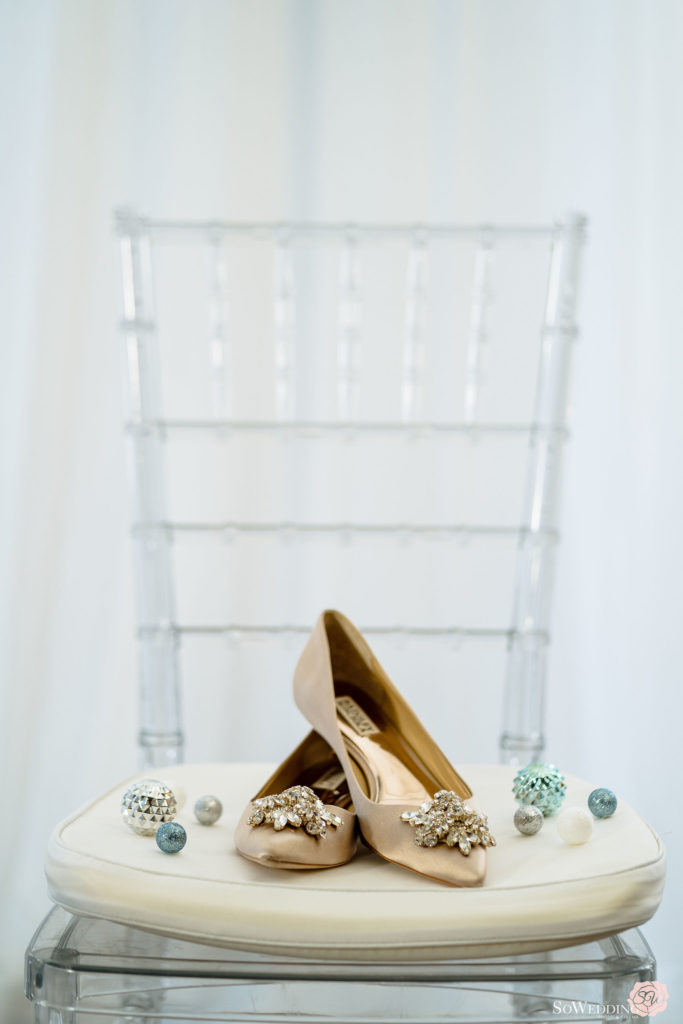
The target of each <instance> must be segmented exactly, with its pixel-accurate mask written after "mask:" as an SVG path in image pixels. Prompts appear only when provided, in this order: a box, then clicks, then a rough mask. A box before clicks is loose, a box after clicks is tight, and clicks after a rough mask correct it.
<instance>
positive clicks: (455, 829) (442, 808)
mask: <svg viewBox="0 0 683 1024" xmlns="http://www.w3.org/2000/svg"><path fill="white" fill-rule="evenodd" d="M401 821H405V822H407V824H408V825H412V826H413V828H414V829H415V842H416V843H417V845H418V846H438V844H439V843H445V844H446V846H457V847H458V849H459V850H460V852H461V853H463V854H464V855H465V856H466V857H467V856H468V854H469V852H470V850H471V849H472V847H473V846H476V845H479V846H495V845H496V840H495V839H494V837H493V836H492V835H491V833H490V831H489V823H488V818H487V817H486V815H485V814H478V813H477V811H475V810H473V808H471V807H469V806H468V805H467V804H466V803H464V801H463V800H461V799H460V797H459V796H458V795H457V794H456V793H454V792H453V791H452V790H450V789H440V790H439V792H438V793H435V794H434V799H433V800H426V801H425V803H423V804H421V805H420V807H419V809H418V810H417V811H404V812H403V814H402V815H401Z"/></svg>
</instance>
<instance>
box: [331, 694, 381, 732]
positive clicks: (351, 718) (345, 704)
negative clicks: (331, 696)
mask: <svg viewBox="0 0 683 1024" xmlns="http://www.w3.org/2000/svg"><path fill="white" fill-rule="evenodd" d="M335 703H336V705H337V711H338V712H339V714H340V715H341V716H342V718H343V719H344V720H345V721H346V722H348V723H349V725H350V726H351V728H352V729H353V730H354V732H356V733H358V735H359V736H372V735H373V734H374V733H377V732H379V729H378V728H377V726H376V725H375V723H374V722H373V721H372V719H371V718H368V716H367V715H366V714H365V712H364V711H363V709H362V708H361V707H359V706H358V705H357V704H356V702H355V700H354V699H353V697H337V699H336V701H335Z"/></svg>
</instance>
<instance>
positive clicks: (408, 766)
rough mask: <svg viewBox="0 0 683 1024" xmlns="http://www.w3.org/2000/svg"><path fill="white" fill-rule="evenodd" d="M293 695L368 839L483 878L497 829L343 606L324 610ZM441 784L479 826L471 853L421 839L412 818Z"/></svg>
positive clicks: (446, 871)
mask: <svg viewBox="0 0 683 1024" xmlns="http://www.w3.org/2000/svg"><path fill="white" fill-rule="evenodd" d="M294 699H295V701H296V703H297V706H298V707H299V710H300V711H302V712H303V714H304V715H305V716H306V718H307V719H308V721H309V722H310V723H311V725H312V726H313V727H314V728H315V729H316V730H317V732H318V733H319V734H320V735H321V736H323V737H324V738H325V740H326V741H327V743H328V744H329V745H330V747H331V748H332V750H334V752H335V754H336V755H337V757H338V758H339V761H340V763H341V765H342V767H343V769H344V772H345V773H346V778H347V781H348V785H349V790H350V793H351V797H352V799H353V804H354V808H355V811H356V814H357V816H358V823H359V825H360V829H361V832H362V835H363V838H364V839H365V840H366V842H367V844H368V845H369V846H370V847H372V849H374V850H375V851H376V852H377V853H378V854H380V856H382V857H384V858H385V859H386V860H388V861H391V862H393V863H395V864H399V865H401V866H402V867H404V868H408V869H409V870H411V871H416V872H418V873H419V874H422V875H426V876H428V877H429V878H432V879H434V880H435V881H438V882H441V883H443V884H445V885H451V886H474V885H481V883H482V882H483V880H484V876H485V873H486V850H485V846H486V845H495V839H493V837H492V836H491V835H490V833H489V832H488V824H487V822H486V819H485V818H484V817H479V814H480V812H479V811H478V808H477V807H476V804H475V801H474V798H473V796H472V791H471V790H470V788H469V786H468V785H467V783H466V782H465V781H464V780H463V779H462V778H461V777H460V776H459V775H458V773H457V772H456V771H455V769H454V768H453V766H452V765H451V764H450V762H449V761H448V760H447V758H446V756H445V755H444V754H443V752H442V751H441V750H440V749H439V747H438V746H437V745H436V743H435V742H434V740H433V739H432V738H431V736H430V735H429V733H428V732H427V731H426V729H425V728H424V726H423V725H422V724H421V722H420V721H419V720H418V718H417V717H416V715H415V714H414V713H413V711H412V710H411V709H410V707H409V706H408V704H407V703H406V701H405V700H404V698H403V697H402V696H401V694H400V693H399V692H398V690H397V689H396V687H395V686H394V684H393V683H392V682H391V680H390V679H389V677H388V675H387V674H386V672H385V671H384V669H383V668H382V666H381V665H380V664H379V662H378V661H377V659H376V657H375V655H374V654H373V652H372V651H371V649H370V647H369V645H368V644H367V642H366V641H365V639H364V638H363V636H362V635H361V633H360V632H359V630H358V629H357V628H356V627H355V626H354V625H353V623H351V622H350V621H349V620H348V619H347V618H346V617H345V616H344V615H342V614H341V613H340V612H337V611H325V612H323V614H322V615H321V616H320V618H319V619H318V622H317V623H316V625H315V628H314V630H313V632H312V634H311V636H310V637H309V640H308V642H307V644H306V647H305V648H304V651H303V653H302V655H301V657H300V659H299V662H298V664H297V667H296V670H295V673H294ZM444 791H447V794H448V795H447V797H446V798H447V799H452V796H453V794H455V796H456V797H457V798H459V800H460V801H462V802H463V804H465V811H466V813H467V814H469V815H470V820H473V821H474V820H475V819H476V821H477V822H478V823H479V824H480V825H481V827H482V831H481V834H480V838H479V839H474V840H473V841H472V845H471V847H470V848H469V852H468V853H467V855H465V853H463V852H461V850H460V848H459V847H458V846H453V845H446V838H445V833H444V834H443V839H441V838H440V839H439V840H438V842H436V841H435V842H434V843H431V842H430V843H429V844H428V845H418V842H417V839H418V836H417V831H418V830H416V829H414V828H413V827H411V824H410V821H408V820H406V817H407V816H413V815H415V814H416V815H418V816H420V815H422V814H424V811H425V810H426V807H427V803H428V802H429V801H431V800H432V799H433V798H434V796H435V794H437V793H439V794H442V793H444ZM465 802H466V803H465ZM457 803H458V801H456V804H457ZM402 815H403V817H402ZM417 820H418V821H419V820H421V819H420V817H418V819H417ZM451 827H452V826H451ZM468 847H469V843H468V842H467V841H465V849H467V848H468Z"/></svg>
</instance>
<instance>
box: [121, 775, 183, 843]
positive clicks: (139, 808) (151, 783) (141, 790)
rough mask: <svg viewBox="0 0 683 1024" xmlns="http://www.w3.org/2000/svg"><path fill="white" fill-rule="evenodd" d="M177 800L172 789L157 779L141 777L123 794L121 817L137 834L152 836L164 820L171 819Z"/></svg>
mask: <svg viewBox="0 0 683 1024" xmlns="http://www.w3.org/2000/svg"><path fill="white" fill-rule="evenodd" d="M176 810H177V802H176V798H175V795H174V793H173V790H171V789H169V788H168V786H167V785H166V784H165V783H164V782H160V781H159V780H158V779H141V780H140V782H135V783H133V785H132V786H130V787H129V788H128V789H127V790H126V792H125V793H124V794H123V798H122V800H121V817H122V818H123V820H124V821H125V823H126V825H128V826H129V827H130V828H132V829H133V831H134V832H137V833H138V834H139V835H143V836H144V835H148V836H153V835H155V834H156V830H157V829H158V828H159V826H160V825H163V824H164V822H167V821H173V819H174V818H175V815H176Z"/></svg>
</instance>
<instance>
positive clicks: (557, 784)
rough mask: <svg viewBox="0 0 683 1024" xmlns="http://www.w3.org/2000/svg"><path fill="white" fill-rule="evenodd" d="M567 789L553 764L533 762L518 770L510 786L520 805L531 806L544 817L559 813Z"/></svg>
mask: <svg viewBox="0 0 683 1024" xmlns="http://www.w3.org/2000/svg"><path fill="white" fill-rule="evenodd" d="M566 789H567V783H566V782H565V778H564V775H562V773H561V772H559V771H558V770H557V768H556V767H555V765H554V764H546V763H545V762H543V761H533V762H532V763H531V764H528V765H526V767H524V768H520V769H519V771H518V772H517V774H516V775H515V779H514V782H513V784H512V793H513V796H514V797H515V800H517V801H518V802H519V803H520V804H532V805H533V806H534V807H538V809H539V811H542V812H543V814H544V815H545V817H547V816H548V815H549V814H554V813H555V811H559V809H560V807H561V806H562V801H563V800H564V797H565V793H566Z"/></svg>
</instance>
